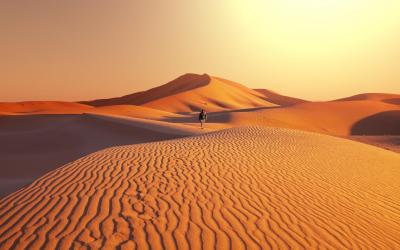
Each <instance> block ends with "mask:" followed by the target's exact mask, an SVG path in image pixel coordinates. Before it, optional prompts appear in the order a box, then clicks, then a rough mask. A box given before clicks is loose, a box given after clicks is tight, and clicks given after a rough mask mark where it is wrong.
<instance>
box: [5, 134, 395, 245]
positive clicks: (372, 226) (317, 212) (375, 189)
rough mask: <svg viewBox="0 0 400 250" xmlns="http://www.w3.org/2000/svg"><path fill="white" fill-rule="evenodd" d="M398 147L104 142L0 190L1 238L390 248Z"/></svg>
mask: <svg viewBox="0 0 400 250" xmlns="http://www.w3.org/2000/svg"><path fill="white" fill-rule="evenodd" d="M399 163H400V155H399V154H396V153H393V152H388V151H385V150H382V149H378V148H375V147H372V146H368V145H364V144H361V143H357V142H352V141H349V140H344V139H339V138H334V137H330V136H326V135H319V134H313V133H309V132H301V131H295V130H289V129H276V128H275V129H273V128H269V129H267V128H261V127H247V128H234V129H228V130H223V131H219V132H214V133H210V134H205V135H200V136H195V137H188V138H181V139H176V140H171V141H164V142H154V143H147V144H139V145H133V146H120V147H113V148H108V149H105V150H102V151H99V152H96V153H93V154H91V155H88V156H86V157H83V158H81V159H78V160H76V161H74V162H71V163H69V164H67V165H65V166H64V167H61V168H59V169H57V170H55V171H52V172H50V173H48V174H47V175H45V176H43V177H42V178H40V179H38V180H37V181H35V182H34V183H32V184H31V185H29V186H27V187H25V188H23V189H21V190H19V191H17V192H15V193H13V194H11V195H9V196H7V197H5V198H3V199H2V200H1V201H0V248H2V249H9V248H18V249H23V248H34V249H47V248H51V249H54V248H57V249H72V248H73V249H75V248H81V247H84V248H87V247H90V248H100V247H104V248H110V249H111V248H119V249H135V247H136V248H137V249H148V248H151V249H162V248H170V249H175V248H180V249H187V248H189V246H190V247H191V248H196V249H197V248H204V249H210V248H215V249H246V248H247V249H269V248H275V249H285V248H293V249H300V248H330V249H349V248H363V249H367V248H370V249H395V248H399V247H400V182H399V181H398V180H399V178H400V168H399V167H398V166H399Z"/></svg>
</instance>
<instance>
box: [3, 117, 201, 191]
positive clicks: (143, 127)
mask: <svg viewBox="0 0 400 250" xmlns="http://www.w3.org/2000/svg"><path fill="white" fill-rule="evenodd" d="M199 132H203V131H200V130H199V129H194V128H191V127H186V126H184V125H174V126H173V127H171V126H170V124H168V123H163V122H157V121H149V120H143V119H139V118H136V119H134V118H129V117H124V118H120V117H118V116H108V115H107V116H106V115H104V114H102V115H99V114H96V115H88V114H86V115H30V116H29V115H25V116H3V117H0V141H1V143H0V172H1V176H0V197H1V196H3V195H5V194H8V193H10V192H12V191H15V190H16V189H17V188H20V187H22V186H23V185H26V184H28V183H31V182H32V181H33V180H34V179H36V178H38V177H39V176H41V175H43V174H45V173H47V172H48V171H50V170H53V169H55V168H57V167H60V166H61V165H63V164H66V163H68V162H70V161H73V160H76V159H77V158H79V157H82V156H84V155H87V154H89V153H92V152H95V151H97V150H100V149H104V148H107V147H111V146H117V145H126V144H136V143H143V142H150V141H158V140H165V139H171V138H177V137H182V136H187V135H193V134H196V133H199Z"/></svg>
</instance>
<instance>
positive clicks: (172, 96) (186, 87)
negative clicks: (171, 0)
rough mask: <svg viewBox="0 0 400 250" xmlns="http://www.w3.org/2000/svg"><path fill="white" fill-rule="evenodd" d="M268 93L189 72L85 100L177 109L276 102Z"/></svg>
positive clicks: (186, 109)
mask: <svg viewBox="0 0 400 250" xmlns="http://www.w3.org/2000/svg"><path fill="white" fill-rule="evenodd" d="M264 99H265V98H264V96H263V95H262V94H261V93H259V92H257V91H255V90H252V89H249V88H247V87H245V86H243V85H240V84H238V83H234V82H231V81H228V80H225V79H222V78H217V77H211V76H208V75H206V74H204V75H196V74H186V75H183V76H181V77H178V78H177V79H175V80H173V81H171V82H169V83H167V84H165V85H162V86H159V87H156V88H153V89H150V90H147V91H144V92H139V93H135V94H132V95H127V96H123V97H119V98H111V99H103V100H95V101H90V102H83V103H85V104H89V105H93V106H109V105H121V104H131V105H141V106H145V107H150V108H154V109H158V110H164V111H169V112H174V113H182V112H192V111H199V110H200V109H202V108H205V109H207V110H208V111H219V110H228V109H239V108H251V107H260V106H274V104H272V103H270V102H268V101H266V100H264Z"/></svg>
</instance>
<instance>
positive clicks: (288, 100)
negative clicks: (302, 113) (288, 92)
mask: <svg viewBox="0 0 400 250" xmlns="http://www.w3.org/2000/svg"><path fill="white" fill-rule="evenodd" d="M255 91H257V92H259V93H261V94H262V95H263V96H264V98H265V100H266V101H268V102H270V103H274V104H276V105H279V106H291V105H295V104H299V103H303V102H307V101H306V100H303V99H299V98H295V97H290V96H285V95H281V94H278V93H276V92H273V91H271V90H268V89H255Z"/></svg>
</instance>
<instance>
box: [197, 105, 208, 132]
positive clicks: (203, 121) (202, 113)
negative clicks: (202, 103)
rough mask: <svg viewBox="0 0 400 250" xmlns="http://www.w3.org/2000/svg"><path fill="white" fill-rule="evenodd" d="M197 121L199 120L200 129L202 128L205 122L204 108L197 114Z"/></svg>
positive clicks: (205, 113)
mask: <svg viewBox="0 0 400 250" xmlns="http://www.w3.org/2000/svg"><path fill="white" fill-rule="evenodd" d="M199 121H200V126H201V129H204V127H203V124H205V123H206V121H207V112H206V111H205V110H204V109H202V110H201V112H200V114H199Z"/></svg>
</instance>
